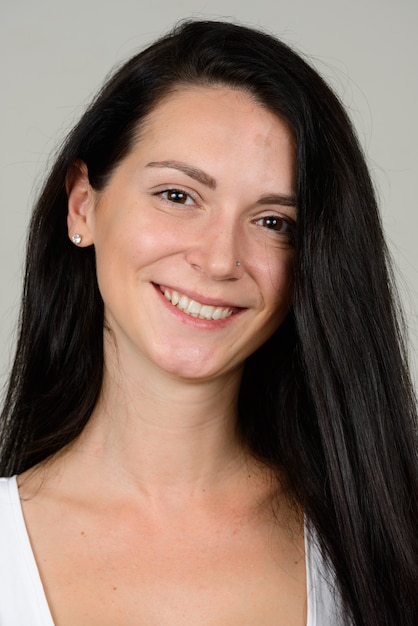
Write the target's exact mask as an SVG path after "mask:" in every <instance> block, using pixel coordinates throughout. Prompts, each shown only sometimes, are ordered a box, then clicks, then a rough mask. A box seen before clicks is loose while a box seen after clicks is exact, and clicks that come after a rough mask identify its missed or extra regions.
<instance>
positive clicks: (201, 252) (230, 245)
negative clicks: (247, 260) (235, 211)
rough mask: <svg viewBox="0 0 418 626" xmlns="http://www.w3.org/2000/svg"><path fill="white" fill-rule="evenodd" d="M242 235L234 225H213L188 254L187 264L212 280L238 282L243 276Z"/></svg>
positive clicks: (206, 229) (191, 246) (207, 228)
mask: <svg viewBox="0 0 418 626" xmlns="http://www.w3.org/2000/svg"><path fill="white" fill-rule="evenodd" d="M239 244H240V234H239V232H238V229H237V227H236V226H235V225H234V224H225V223H224V224H219V223H216V224H212V225H210V226H209V225H206V228H205V229H204V230H203V231H202V232H201V233H200V235H199V238H198V240H197V241H194V242H193V243H192V244H191V245H190V247H189V248H188V250H187V252H186V259H187V262H188V263H189V264H190V265H191V266H192V267H193V268H194V269H196V270H197V271H200V272H203V273H204V274H206V276H208V278H211V279H212V280H238V279H239V278H241V276H242V275H243V271H244V268H243V259H242V258H240V247H241V246H240V245H239Z"/></svg>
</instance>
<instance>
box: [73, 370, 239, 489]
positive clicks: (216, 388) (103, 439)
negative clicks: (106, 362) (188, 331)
mask: <svg viewBox="0 0 418 626" xmlns="http://www.w3.org/2000/svg"><path fill="white" fill-rule="evenodd" d="M240 379H241V371H234V372H231V373H229V374H227V375H224V376H223V377H222V378H220V379H215V380H211V381H190V380H181V379H180V380H179V379H177V378H175V377H174V376H170V375H167V374H166V373H164V372H156V371H152V368H151V367H150V366H149V364H147V366H146V367H144V368H142V370H141V371H140V372H138V370H137V371H136V375H135V376H134V377H133V376H132V374H131V375H127V372H126V371H123V372H120V370H117V369H116V368H110V367H108V368H107V370H106V374H105V378H104V384H103V390H102V395H101V398H100V400H99V402H98V404H97V406H96V409H95V411H94V413H93V415H92V417H91V419H90V422H89V424H88V425H87V427H86V428H85V431H84V432H83V433H82V435H81V437H80V439H79V441H78V442H77V444H76V446H75V447H74V450H73V452H74V454H76V457H78V459H79V460H80V456H79V455H80V454H81V455H82V456H83V457H84V459H85V461H86V462H88V463H89V464H90V463H94V464H97V467H98V469H99V470H100V474H101V475H103V472H104V471H106V469H107V470H108V472H107V473H108V474H109V475H111V476H115V477H118V480H120V479H121V477H122V479H123V480H124V481H125V483H126V481H128V482H129V483H130V484H132V485H135V486H136V487H139V488H140V489H141V491H145V492H147V493H148V494H151V493H153V494H159V493H164V494H168V493H173V494H177V493H178V492H181V493H182V494H183V495H186V494H192V493H195V492H200V491H202V490H206V489H210V488H211V487H213V486H215V485H219V484H220V483H221V482H222V479H223V478H225V480H228V479H229V477H231V476H232V475H233V474H234V473H236V472H237V471H238V469H239V470H240V471H242V466H243V462H244V459H245V455H244V453H243V451H242V449H241V446H240V444H239V441H238V439H237V434H236V417H237V416H236V405H237V396H238V389H239V384H240Z"/></svg>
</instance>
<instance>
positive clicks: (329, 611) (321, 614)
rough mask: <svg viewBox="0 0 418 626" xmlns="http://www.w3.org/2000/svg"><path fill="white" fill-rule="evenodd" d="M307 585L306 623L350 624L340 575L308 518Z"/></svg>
mask: <svg viewBox="0 0 418 626" xmlns="http://www.w3.org/2000/svg"><path fill="white" fill-rule="evenodd" d="M305 553H306V587H307V596H308V607H309V609H308V615H309V620H308V624H307V626H343V625H345V624H347V626H349V625H350V623H351V622H350V621H349V620H348V619H347V618H346V617H344V610H343V603H342V599H341V595H340V592H339V589H338V583H337V578H336V575H335V572H334V570H333V568H332V566H331V564H330V563H328V562H327V561H326V559H325V558H324V556H323V552H322V550H321V548H320V544H319V539H318V536H317V534H316V532H315V530H314V528H313V527H312V525H311V524H309V522H306V524H305Z"/></svg>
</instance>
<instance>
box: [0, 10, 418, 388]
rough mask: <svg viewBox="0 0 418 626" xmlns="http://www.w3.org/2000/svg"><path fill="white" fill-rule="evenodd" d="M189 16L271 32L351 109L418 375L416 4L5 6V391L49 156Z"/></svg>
mask: <svg viewBox="0 0 418 626" xmlns="http://www.w3.org/2000/svg"><path fill="white" fill-rule="evenodd" d="M186 17H194V18H208V19H221V18H226V19H231V20H238V21H240V22H242V23H244V24H248V25H255V26H260V27H263V28H266V29H268V30H269V31H270V32H272V33H274V34H276V35H278V36H279V37H281V38H282V39H283V40H285V41H286V42H287V43H290V44H291V45H293V46H294V47H296V48H297V49H298V50H299V51H301V52H302V53H304V54H307V55H308V56H309V57H310V58H311V60H312V62H313V63H314V64H315V66H316V67H317V69H319V71H320V72H321V73H322V74H323V75H324V76H325V77H326V78H327V79H328V81H329V82H331V83H332V85H333V86H334V88H335V89H336V91H337V92H338V94H339V95H340V97H341V98H342V100H343V101H344V103H345V104H346V106H347V107H348V110H349V112H350V114H351V117H352V119H353V121H354V123H355V125H356V127H357V129H358V132H359V135H360V139H361V141H362V144H363V146H364V148H365V150H366V152H367V154H368V159H369V164H370V167H371V170H372V174H373V176H374V179H375V182H376V187H377V190H378V194H379V197H380V200H381V211H382V217H383V222H384V227H385V231H386V234H387V237H388V239H389V244H390V248H391V251H392V254H393V256H394V259H395V262H396V267H397V276H398V284H399V289H400V292H401V296H402V299H403V302H404V306H405V309H406V315H407V322H408V325H409V329H410V338H411V353H412V360H413V365H414V371H415V372H416V371H417V370H418V367H417V363H418V359H417V354H418V322H417V311H418V245H417V242H416V237H417V235H416V233H417V230H418V206H417V195H418V193H417V192H418V190H417V179H418V152H417V143H418V141H417V140H418V121H417V118H418V115H417V103H418V97H417V96H418V80H417V75H418V72H417V62H416V61H417V59H418V38H417V37H416V28H417V26H418V2H417V1H416V0H397V1H396V2H395V1H394V0H392V1H390V0H351V1H347V2H343V1H341V0H316V1H315V2H313V1H311V0H288V1H287V2H285V1H284V0H257V1H256V2H255V1H254V2H248V1H247V0H212V1H211V0H195V1H192V0H178V1H177V2H173V1H170V0H153V2H149V3H148V2H138V1H133V0H118V1H117V2H112V1H109V0H107V1H106V2H99V1H98V0H73V1H72V2H65V3H64V2H60V0H36V2H34V1H33V0H1V6H0V42H1V43H0V50H1V57H0V58H1V61H0V63H1V94H2V95H1V99H0V111H1V115H0V124H1V142H0V211H1V221H0V223H1V227H0V293H1V297H0V384H4V382H5V379H6V373H7V370H8V368H9V367H10V361H11V358H12V351H13V345H14V341H15V330H14V329H15V326H16V322H17V316H18V308H19V306H18V301H19V296H20V289H21V278H22V265H23V249H24V242H25V237H26V227H27V223H28V219H29V215H30V211H31V206H32V204H33V201H34V198H35V197H36V192H37V190H38V189H39V187H40V184H41V182H42V180H43V178H44V176H45V173H46V171H47V168H48V165H49V163H50V162H51V160H50V156H51V153H52V152H53V150H54V149H55V148H56V147H57V146H58V145H59V143H60V141H61V140H62V139H63V137H64V135H65V133H66V131H67V130H69V128H70V127H71V125H72V124H73V122H74V121H75V120H77V118H78V117H79V116H80V114H81V112H82V111H83V109H84V108H85V105H86V103H87V102H88V101H89V99H90V98H91V96H92V95H93V94H94V92H95V91H96V90H97V88H98V87H99V86H100V84H101V83H102V81H103V79H104V77H105V75H107V74H108V73H109V71H110V70H111V68H112V67H114V66H115V65H117V64H119V63H120V62H121V61H123V60H124V59H127V58H128V57H129V56H130V55H132V54H133V53H134V52H135V51H137V50H138V49H140V48H141V47H143V46H144V45H146V44H148V43H150V42H151V41H152V40H153V39H155V38H156V37H157V36H158V35H160V34H161V33H163V32H165V31H166V30H167V29H169V28H170V27H171V26H172V25H173V24H174V23H175V22H176V21H178V20H179V19H182V18H186ZM349 237H350V233H347V238H348V239H349ZM51 269H52V268H51ZM69 271H71V270H70V269H69ZM415 380H417V375H416V374H415Z"/></svg>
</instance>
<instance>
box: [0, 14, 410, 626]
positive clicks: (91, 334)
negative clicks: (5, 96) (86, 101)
mask: <svg viewBox="0 0 418 626" xmlns="http://www.w3.org/2000/svg"><path fill="white" fill-rule="evenodd" d="M391 294H392V279H391V274H390V272H389V270H388V265H387V262H386V249H385V245H384V241H383V238H382V231H381V226H380V222H379V216H378V212H377V209H376V202H375V198H374V194H373V189H372V184H371V182H370V178H369V175H368V172H367V168H366V165H365V162H364V158H363V155H362V153H361V149H360V148H359V145H358V143H357V140H356V138H355V136H354V133H353V130H352V128H351V125H350V122H349V121H348V119H347V116H346V114H345V113H344V110H343V109H342V107H341V105H340V103H339V102H338V100H337V98H336V97H335V96H334V95H333V93H332V92H331V91H330V89H329V88H328V87H327V86H326V85H325V84H324V82H323V81H322V79H321V78H320V77H319V76H318V75H317V73H316V72H315V71H314V70H313V69H311V68H310V66H308V65H307V64H306V62H304V61H303V60H302V59H301V58H300V57H299V56H297V55H296V54H295V53H294V52H292V51H291V50H290V49H289V48H288V47H287V46H285V45H284V44H282V43H280V42H279V41H277V40H275V39H274V38H272V37H270V36H268V35H266V34H263V33H260V32H257V31H254V30H250V29H247V28H243V27H240V26H236V25H233V24H225V23H221V22H192V23H185V24H184V25H182V26H180V27H179V28H178V29H176V30H175V31H173V33H171V34H169V35H168V36H166V37H164V38H162V39H161V40H160V41H158V42H156V43H155V44H154V45H152V46H151V47H149V48H148V49H147V50H145V51H144V52H143V53H141V54H139V55H138V56H136V57H134V58H133V59H131V60H130V61H128V62H127V63H126V65H124V66H123V67H122V68H121V69H120V70H119V71H118V72H117V73H116V74H115V76H114V77H113V78H111V79H110V81H109V82H108V83H107V84H106V85H105V87H104V88H103V90H102V91H101V93H100V94H99V95H98V97H97V98H96V100H95V101H94V103H93V104H92V105H91V107H90V108H89V110H88V111H87V112H86V114H85V115H84V116H83V118H82V119H81V121H80V122H79V124H78V125H77V126H76V128H75V129H74V130H73V131H72V133H71V134H70V136H69V137H68V139H67V141H66V143H65V145H64V147H63V148H62V150H61V153H60V155H59V157H58V159H57V161H56V164H55V166H54V167H53V169H52V172H51V174H50V176H49V179H48V181H47V183H46V185H45V188H44V191H43V193H42V195H41V197H40V199H39V202H38V204H37V206H36V208H35V212H34V215H33V219H32V223H31V228H30V235H29V241H28V256H27V270H26V280H25V289H24V299H23V306H22V313H21V329H20V338H19V342H18V347H17V353H16V358H15V364H14V368H13V371H12V374H11V378H10V384H9V390H8V394H7V397H6V402H5V407H4V411H3V420H2V428H3V432H2V473H3V475H4V476H8V477H12V478H9V479H3V480H2V481H1V483H0V487H1V490H0V493H1V498H2V503H3V504H2V511H3V512H4V513H2V518H3V521H2V522H1V523H2V524H3V526H2V532H1V533H0V535H1V536H2V537H3V543H4V545H3V546H2V551H3V554H4V555H5V558H3V559H2V563H3V565H2V566H0V567H2V568H3V569H2V575H1V579H2V589H3V592H2V594H3V596H4V598H3V599H2V602H0V607H1V608H0V622H1V623H2V624H3V623H5V624H7V623H12V622H13V624H18V623H19V624H27V623H31V625H36V624H50V625H52V624H55V625H56V626H66V625H71V626H73V625H74V624H86V625H89V626H91V625H93V624H100V625H101V626H106V624H112V625H114V624H120V625H123V626H127V625H131V624H135V625H139V624H146V625H147V626H149V625H150V624H164V625H168V626H174V625H178V624H182V625H184V624H212V625H214V624H216V625H222V624H228V625H232V624H240V626H241V625H243V624H263V625H266V626H268V625H277V624H286V625H289V624H292V625H293V624H294V625H295V626H296V625H304V624H308V625H309V626H313V624H318V625H319V624H320V625H321V626H324V625H327V624H329V625H331V624H332V625H335V624H355V625H356V626H360V625H365V624H367V626H373V625H377V624H385V625H389V624H390V625H394V626H395V625H396V626H398V625H399V624H404V625H411V626H412V624H416V623H417V619H418V600H417V595H418V594H416V589H417V584H418V563H417V561H418V559H417V555H418V547H417V541H418V533H417V522H416V520H417V519H418V515H417V514H418V511H417V504H416V497H415V494H416V493H417V482H418V481H417V467H416V436H415V433H416V430H415V428H416V414H415V405H414V397H413V393H412V389H411V385H410V382H409V378H408V372H407V367H406V362H405V358H404V349H403V343H402V336H401V333H400V330H399V326H398V324H397V321H396V320H397V305H396V302H395V303H394V300H393V297H392V295H391ZM16 475H17V480H16V478H14V476H16ZM23 520H24V521H23ZM29 542H30V543H29ZM17 545H19V547H17ZM8 553H9V556H10V558H9V559H8V558H7V555H8ZM16 555H18V556H16ZM17 585H19V586H18V588H17V587H16V586H17ZM2 611H3V613H2ZM12 618H13V619H12ZM19 620H20V621H19Z"/></svg>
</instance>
